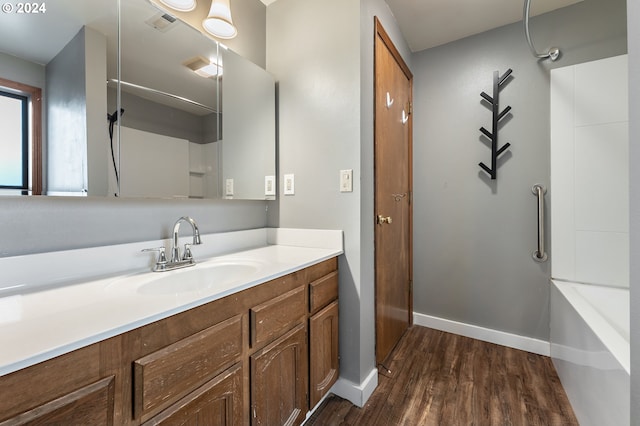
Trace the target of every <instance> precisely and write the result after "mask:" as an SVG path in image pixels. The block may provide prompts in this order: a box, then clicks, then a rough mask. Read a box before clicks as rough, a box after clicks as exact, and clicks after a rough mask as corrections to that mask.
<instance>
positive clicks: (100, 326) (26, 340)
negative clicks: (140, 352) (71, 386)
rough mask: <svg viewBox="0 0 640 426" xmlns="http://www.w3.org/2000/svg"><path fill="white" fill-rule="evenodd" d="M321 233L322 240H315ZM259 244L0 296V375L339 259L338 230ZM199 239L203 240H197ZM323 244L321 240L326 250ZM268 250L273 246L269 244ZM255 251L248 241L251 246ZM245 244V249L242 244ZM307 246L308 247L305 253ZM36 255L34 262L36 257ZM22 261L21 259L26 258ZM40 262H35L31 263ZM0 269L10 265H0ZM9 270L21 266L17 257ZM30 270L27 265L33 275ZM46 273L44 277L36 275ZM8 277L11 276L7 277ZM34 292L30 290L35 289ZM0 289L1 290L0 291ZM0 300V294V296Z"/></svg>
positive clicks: (271, 237) (273, 234) (279, 236)
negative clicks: (205, 279) (229, 271)
mask: <svg viewBox="0 0 640 426" xmlns="http://www.w3.org/2000/svg"><path fill="white" fill-rule="evenodd" d="M325 232H326V233H328V234H327V235H329V238H328V240H327V239H323V238H322V234H323V233H325ZM266 235H267V238H266V241H265V243H266V244H265V245H264V246H262V247H259V248H251V249H246V250H239V251H236V252H234V253H229V254H224V255H219V256H214V257H210V258H201V257H199V256H198V255H197V254H196V253H195V250H194V256H195V257H196V260H197V261H198V264H197V265H196V266H193V267H190V268H186V269H182V270H176V271H170V272H156V273H153V272H148V271H149V269H148V267H145V268H144V269H143V270H140V269H138V270H137V271H134V272H129V273H126V274H114V273H111V274H109V275H107V276H103V277H99V278H93V279H91V280H88V281H84V282H83V281H81V280H80V281H79V280H78V279H77V278H75V279H74V282H75V284H73V285H63V286H59V287H55V288H50V289H46V288H45V287H43V286H41V287H39V288H45V289H44V290H39V291H30V292H25V293H22V294H12V295H8V296H5V297H0V375H5V374H9V373H11V372H14V371H17V370H19V369H22V368H25V367H28V366H31V365H34V364H37V363H39V362H42V361H45V360H48V359H51V358H54V357H56V356H58V355H61V354H64V353H68V352H71V351H73V350H75V349H78V348H81V347H84V346H87V345H90V344H93V343H96V342H99V341H101V340H104V339H107V338H110V337H113V336H116V335H118V334H121V333H124V332H127V331H130V330H133V329H135V328H138V327H141V326H143V325H146V324H149V323H152V322H154V321H157V320H160V319H162V318H166V317H168V316H171V315H174V314H176V313H179V312H183V311H186V310H188V309H191V308H194V307H196V306H199V305H202V304H205V303H208V302H211V301H213V300H216V299H220V298H222V297H225V296H228V295H229V294H232V293H235V292H238V291H241V290H244V289H247V288H250V287H253V286H256V285H259V284H262V283H264V282H267V281H269V280H272V279H274V278H277V277H280V276H283V275H287V274H289V273H291V272H294V271H297V270H300V269H303V268H306V267H308V266H310V265H313V264H316V263H319V262H321V261H323V260H326V259H329V258H332V257H335V256H338V255H340V254H342V253H343V249H342V233H341V231H317V230H312V231H310V233H305V231H304V230H282V231H278V230H268V231H267V234H266ZM204 237H205V236H203V239H204ZM327 241H329V242H328V243H327ZM274 243H275V244H274ZM252 244H255V241H254V242H252ZM250 245H251V244H250ZM313 245H315V247H313ZM39 256H42V255H39ZM27 257H28V256H27ZM38 259H40V258H38ZM0 260H1V261H2V262H0V266H6V265H10V264H12V263H10V261H11V259H10V258H8V259H7V258H5V259H0ZM216 262H218V263H220V262H221V263H234V262H250V263H251V264H253V265H256V268H255V269H254V270H252V271H250V272H248V273H245V274H243V275H242V276H238V277H236V278H234V279H232V280H227V282H225V283H224V285H222V286H220V285H218V286H212V287H211V288H208V289H206V290H193V291H180V292H178V293H168V294H140V293H139V292H138V291H137V288H138V287H139V286H138V285H137V284H136V285H131V283H134V284H135V283H141V282H145V281H149V280H152V279H155V278H156V277H169V276H170V275H171V274H180V273H181V272H183V271H184V272H187V271H196V270H198V269H204V268H207V267H208V266H210V265H211V264H213V263H216ZM15 263H17V264H21V265H23V264H25V263H28V262H27V260H26V259H24V257H21V259H19V260H18V259H16V262H15ZM37 267H38V265H31V268H37ZM42 273H43V274H46V271H43V272H42ZM14 276H15V274H14ZM37 288H38V287H37ZM0 290H1V289H0ZM0 294H1V293H0Z"/></svg>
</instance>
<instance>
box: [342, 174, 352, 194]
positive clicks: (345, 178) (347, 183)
mask: <svg viewBox="0 0 640 426" xmlns="http://www.w3.org/2000/svg"><path fill="white" fill-rule="evenodd" d="M340 192H353V169H349V170H340Z"/></svg>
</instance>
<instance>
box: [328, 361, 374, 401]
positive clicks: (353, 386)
mask: <svg viewBox="0 0 640 426" xmlns="http://www.w3.org/2000/svg"><path fill="white" fill-rule="evenodd" d="M377 386H378V369H377V368H374V369H373V370H371V372H370V373H369V375H368V376H367V378H366V379H364V381H363V382H362V383H360V384H357V383H353V382H351V381H349V380H346V379H343V378H339V379H338V381H337V382H336V383H335V384H334V385H333V387H332V388H331V392H332V393H334V394H336V395H337V396H339V397H340V398H344V399H347V400H349V401H351V403H352V404H353V405H357V406H358V407H363V406H364V404H366V403H367V400H369V397H370V396H371V394H372V393H373V391H374V390H375V389H376V387H377Z"/></svg>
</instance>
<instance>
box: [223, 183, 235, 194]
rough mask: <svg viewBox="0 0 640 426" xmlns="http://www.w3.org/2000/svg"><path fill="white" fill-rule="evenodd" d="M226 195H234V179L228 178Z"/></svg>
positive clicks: (225, 189) (225, 186)
mask: <svg viewBox="0 0 640 426" xmlns="http://www.w3.org/2000/svg"><path fill="white" fill-rule="evenodd" d="M224 195H226V196H227V197H229V196H232V195H233V179H227V180H226V181H225V185H224Z"/></svg>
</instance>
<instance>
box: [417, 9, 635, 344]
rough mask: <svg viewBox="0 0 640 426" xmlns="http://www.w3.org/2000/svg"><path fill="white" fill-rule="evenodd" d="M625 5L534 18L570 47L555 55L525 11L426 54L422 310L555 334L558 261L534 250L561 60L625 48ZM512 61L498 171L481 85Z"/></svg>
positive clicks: (421, 64) (421, 135) (420, 205)
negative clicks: (486, 134) (554, 75)
mask: <svg viewBox="0 0 640 426" xmlns="http://www.w3.org/2000/svg"><path fill="white" fill-rule="evenodd" d="M625 5H626V4H625V1H624V0H585V1H583V2H581V3H579V4H576V5H574V6H570V7H567V8H564V9H560V10H558V11H556V12H552V13H549V14H545V15H542V16H540V17H536V18H534V19H532V21H531V26H530V27H531V31H532V36H533V39H534V40H535V43H536V44H537V47H538V49H539V50H541V49H542V48H543V47H546V46H549V45H551V44H553V45H558V46H560V47H561V48H562V51H563V55H562V57H561V59H560V60H559V61H558V62H556V63H553V64H552V63H551V62H550V61H541V62H537V61H536V60H535V59H534V58H533V57H532V56H531V54H530V52H529V49H528V46H527V44H526V41H525V37H524V35H523V30H522V23H521V22H520V23H517V24H513V25H509V26H505V27H502V28H498V29H496V30H493V31H489V32H486V33H483V34H480V35H477V36H473V37H469V38H466V39H463V40H460V41H456V42H453V43H450V44H447V45H444V46H440V47H436V48H433V49H428V50H425V51H423V52H420V53H417V54H415V55H414V57H413V68H412V69H413V72H414V76H415V80H414V81H415V86H414V87H415V88H414V100H415V102H414V103H415V107H414V114H415V115H414V123H415V124H414V125H415V127H414V189H415V196H414V200H415V204H414V249H415V252H414V265H415V266H414V268H415V269H414V291H415V292H414V309H415V311H416V312H419V313H424V314H428V315H433V316H437V317H442V318H447V319H451V320H455V321H461V322H465V323H470V324H474V325H477V326H482V327H488V328H491V329H495V330H501V331H505V332H509V333H514V334H518V335H523V336H528V337H533V338H540V339H543V340H548V337H549V312H548V299H549V287H548V286H549V284H548V278H549V276H550V265H549V263H544V264H538V263H536V262H534V261H533V260H532V258H531V253H532V251H533V250H534V249H535V247H536V227H537V216H536V199H535V197H534V196H533V195H532V193H531V187H532V186H533V184H535V183H542V184H544V185H545V186H546V187H549V137H550V136H549V68H551V67H559V66H566V65H571V64H575V63H579V62H585V61H589V60H595V59H599V58H603V57H608V56H614V55H619V54H623V53H625V52H626V14H625ZM508 68H512V69H513V75H514V78H513V79H512V81H510V82H509V83H508V84H507V85H506V86H504V88H503V89H502V91H501V93H500V101H501V107H502V108H504V107H506V106H507V105H511V106H512V108H513V110H512V112H513V116H512V117H511V118H510V119H509V118H507V119H505V122H504V125H503V126H502V128H501V130H500V132H499V135H500V140H501V141H502V143H505V142H510V143H511V144H512V145H511V148H510V149H509V150H508V151H507V152H506V153H505V154H503V161H501V162H500V167H499V170H498V179H497V181H491V180H490V179H488V178H487V175H486V174H485V172H483V171H480V168H479V167H478V162H480V161H482V162H485V163H489V164H490V149H489V148H488V146H487V145H486V144H485V143H484V142H483V141H481V139H480V133H479V131H478V129H479V128H480V127H481V126H485V127H486V128H488V129H491V112H490V110H489V109H488V108H486V107H485V106H484V105H482V104H481V103H480V100H481V98H480V92H481V91H485V92H487V93H489V94H491V92H492V73H493V71H495V70H499V71H500V73H504V72H505V71H506V70H507V69H508ZM547 200H549V196H547ZM547 214H548V212H547Z"/></svg>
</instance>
